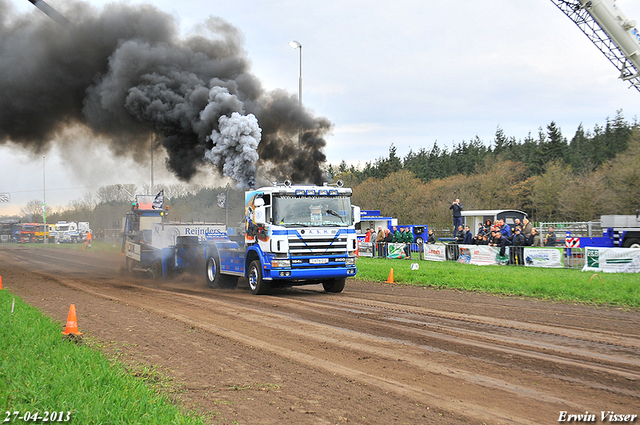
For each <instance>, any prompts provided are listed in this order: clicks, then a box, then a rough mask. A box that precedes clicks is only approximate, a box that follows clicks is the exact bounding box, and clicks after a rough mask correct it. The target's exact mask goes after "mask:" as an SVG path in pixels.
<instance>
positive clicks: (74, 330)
mask: <svg viewBox="0 0 640 425" xmlns="http://www.w3.org/2000/svg"><path fill="white" fill-rule="evenodd" d="M62 333H63V334H64V335H82V332H80V331H79V330H78V318H77V317H76V305H75V304H71V307H69V316H68V317H67V326H66V327H65V328H64V332H62Z"/></svg>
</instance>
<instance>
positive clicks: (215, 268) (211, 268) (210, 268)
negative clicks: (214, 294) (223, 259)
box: [206, 254, 220, 288]
mask: <svg viewBox="0 0 640 425" xmlns="http://www.w3.org/2000/svg"><path fill="white" fill-rule="evenodd" d="M206 276H207V286H208V287H209V288H217V287H218V283H219V282H220V260H219V259H218V256H217V255H215V254H214V255H211V256H209V258H208V259H207V266H206Z"/></svg>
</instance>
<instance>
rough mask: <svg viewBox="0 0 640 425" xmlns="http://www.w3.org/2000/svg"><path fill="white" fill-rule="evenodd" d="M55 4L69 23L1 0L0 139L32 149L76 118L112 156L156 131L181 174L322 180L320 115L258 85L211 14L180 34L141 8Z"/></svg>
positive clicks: (236, 36) (246, 180) (234, 35)
mask: <svg viewBox="0 0 640 425" xmlns="http://www.w3.org/2000/svg"><path fill="white" fill-rule="evenodd" d="M65 8H66V9H65V10H60V12H61V14H62V15H64V16H65V17H66V18H67V19H68V20H69V21H70V22H71V23H72V25H69V26H66V28H63V27H61V26H60V25H58V24H56V23H55V22H54V21H52V20H51V19H49V18H47V17H46V16H45V15H43V14H42V13H41V12H40V11H38V10H37V9H35V8H34V10H33V12H31V13H27V14H22V15H17V14H14V13H13V11H12V10H11V7H10V4H9V3H8V2H7V0H0V93H1V94H2V95H1V96H0V111H2V113H1V114H0V144H5V143H13V144H19V145H21V146H23V147H25V148H28V149H29V150H31V151H33V152H35V153H40V152H42V151H44V150H46V149H47V147H48V145H49V144H50V143H52V140H55V139H56V137H58V136H60V134H62V133H63V132H64V131H65V130H66V129H68V128H70V127H72V126H77V125H81V126H84V127H86V128H88V129H90V130H91V131H92V132H93V133H94V134H95V135H96V136H100V137H96V140H107V143H108V144H109V147H110V149H111V151H112V152H114V153H115V154H116V155H126V156H131V157H133V158H139V159H142V158H144V157H145V152H148V150H149V143H150V140H151V139H152V137H156V138H157V139H158V140H161V144H162V147H163V148H164V149H165V150H166V153H167V156H168V159H167V167H168V168H169V169H170V170H171V171H172V172H173V173H174V174H175V175H176V176H177V177H179V178H180V179H182V180H184V181H189V180H190V179H191V178H193V177H194V176H195V175H196V174H197V173H199V172H200V171H202V170H206V168H207V164H209V166H213V167H215V168H216V169H217V170H218V172H219V173H220V174H222V175H224V176H228V177H231V178H232V179H234V180H235V181H237V183H238V185H239V186H240V187H250V186H253V185H254V184H255V181H256V174H257V171H258V169H259V168H263V169H265V170H268V172H269V173H270V174H271V175H272V177H273V178H276V179H285V178H290V179H291V180H293V181H296V182H305V181H307V182H314V183H320V182H321V181H322V179H323V175H322V171H321V165H322V164H323V163H324V162H325V161H326V157H325V155H324V153H323V149H324V146H325V145H326V141H325V138H324V137H325V135H326V134H327V133H328V132H329V131H330V129H331V127H332V125H331V123H330V121H329V120H327V119H326V118H322V117H314V116H313V115H312V114H310V113H309V112H308V111H307V110H305V109H303V108H300V107H299V105H298V100H297V96H295V95H292V94H289V93H286V92H284V91H282V90H275V91H270V92H268V91H265V90H264V89H263V88H262V86H261V84H260V81H259V80H258V79H257V78H256V77H255V76H254V75H252V74H251V72H250V66H249V62H248V59H247V57H246V53H245V51H244V50H243V48H242V36H241V34H240V32H239V31H238V29H237V28H235V27H233V26H232V25H230V24H229V23H227V22H225V21H224V20H222V19H220V18H214V17H211V18H209V19H208V20H206V22H205V23H204V25H205V27H206V29H207V30H208V36H207V37H205V36H192V37H187V38H181V37H179V36H178V34H177V30H176V26H175V22H174V20H173V18H172V17H171V16H170V15H168V14H166V13H163V12H161V11H159V10H157V9H156V8H154V7H152V6H148V5H143V6H130V5H124V4H111V5H107V6H106V7H104V9H102V10H96V9H93V8H91V7H90V6H88V5H87V4H86V3H82V2H75V1H68V2H65Z"/></svg>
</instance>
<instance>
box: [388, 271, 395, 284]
mask: <svg viewBox="0 0 640 425" xmlns="http://www.w3.org/2000/svg"><path fill="white" fill-rule="evenodd" d="M387 283H394V282H393V267H391V271H390V272H389V277H388V278H387Z"/></svg>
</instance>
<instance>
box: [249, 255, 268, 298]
mask: <svg viewBox="0 0 640 425" xmlns="http://www.w3.org/2000/svg"><path fill="white" fill-rule="evenodd" d="M248 277H249V288H251V293H252V294H253V295H264V294H266V293H267V292H269V283H268V282H265V281H264V279H262V265H261V264H260V260H254V261H252V262H251V264H250V265H249V274H248Z"/></svg>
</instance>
